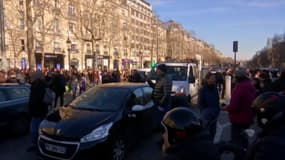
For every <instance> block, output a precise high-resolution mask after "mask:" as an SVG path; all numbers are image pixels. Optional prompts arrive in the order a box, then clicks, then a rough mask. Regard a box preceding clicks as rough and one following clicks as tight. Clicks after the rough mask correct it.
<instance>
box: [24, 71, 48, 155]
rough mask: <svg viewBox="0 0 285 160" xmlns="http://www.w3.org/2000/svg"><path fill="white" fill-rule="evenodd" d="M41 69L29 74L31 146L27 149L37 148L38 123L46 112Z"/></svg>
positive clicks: (33, 149) (46, 106) (44, 86)
mask: <svg viewBox="0 0 285 160" xmlns="http://www.w3.org/2000/svg"><path fill="white" fill-rule="evenodd" d="M43 78H44V77H43V74H42V73H41V71H36V72H33V73H32V74H31V76H30V79H31V91H30V98H29V113H30V115H31V117H32V120H31V136H32V146H31V147H29V148H28V149H27V151H35V150H36V149H37V139H38V129H39V125H40V123H41V122H42V120H43V119H44V117H45V116H46V114H47V113H48V105H47V104H45V103H44V102H43V99H44V95H45V88H46V87H47V85H46V83H45V82H44V80H43Z"/></svg>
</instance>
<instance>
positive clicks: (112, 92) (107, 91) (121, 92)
mask: <svg viewBox="0 0 285 160" xmlns="http://www.w3.org/2000/svg"><path fill="white" fill-rule="evenodd" d="M127 94H128V89H126V88H107V87H106V88H105V87H99V88H96V89H91V90H89V91H87V92H85V93H84V94H82V95H81V96H79V97H77V98H76V99H75V100H74V101H73V102H72V103H70V106H73V108H77V109H85V110H98V111H106V112H113V111H117V110H118V109H119V108H120V107H121V106H122V104H123V103H124V100H125V97H126V96H127Z"/></svg>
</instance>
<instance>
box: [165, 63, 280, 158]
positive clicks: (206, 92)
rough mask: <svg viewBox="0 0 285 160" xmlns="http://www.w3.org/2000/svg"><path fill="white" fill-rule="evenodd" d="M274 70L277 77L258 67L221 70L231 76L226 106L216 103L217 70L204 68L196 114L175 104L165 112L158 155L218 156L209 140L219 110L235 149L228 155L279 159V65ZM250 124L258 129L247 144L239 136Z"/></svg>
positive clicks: (218, 146)
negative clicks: (224, 115)
mask: <svg viewBox="0 0 285 160" xmlns="http://www.w3.org/2000/svg"><path fill="white" fill-rule="evenodd" d="M280 68H281V69H280V73H278V74H279V76H277V75H278V74H277V73H271V72H267V71H262V70H255V71H250V70H247V69H244V68H238V69H236V70H235V71H234V72H233V70H231V69H229V70H227V72H226V74H224V75H228V76H231V77H232V85H231V87H232V92H231V99H230V102H229V104H220V95H219V89H218V86H217V79H218V78H217V77H218V76H217V73H213V72H209V73H208V74H207V75H206V76H205V79H204V80H203V85H202V87H201V88H200V91H199V100H198V108H199V110H200V112H199V113H196V112H194V111H193V110H192V109H189V108H188V107H182V108H181V107H178V108H174V109H172V110H170V111H169V112H167V113H166V114H165V116H164V118H163V120H162V124H163V126H164V129H165V130H164V135H163V139H164V144H163V147H162V150H163V155H164V156H163V159H164V160H178V159H179V160H180V159H181V160H182V159H202V160H215V159H220V154H221V150H219V149H223V146H221V145H218V144H214V143H213V138H214V136H215V128H216V123H217V118H218V116H219V112H220V110H224V111H227V112H228V113H229V120H230V122H231V142H230V143H231V144H234V145H235V146H237V147H238V148H240V150H241V151H240V150H239V151H236V152H234V153H235V154H234V159H236V160H270V159H276V160H282V159H285V154H284V153H283V151H284V150H285V134H284V133H285V127H284V123H285V92H284V91H285V88H284V85H285V65H284V64H283V65H282V66H281V67H280ZM223 83H225V82H223ZM223 86H224V87H225V85H223ZM201 120H202V121H201ZM252 125H257V126H258V127H259V129H260V132H259V133H258V134H257V136H256V139H255V140H254V141H253V143H252V144H249V143H248V141H247V140H245V139H244V138H243V136H242V134H243V133H244V132H245V130H246V129H248V128H250V127H251V126H252ZM256 132H258V130H256Z"/></svg>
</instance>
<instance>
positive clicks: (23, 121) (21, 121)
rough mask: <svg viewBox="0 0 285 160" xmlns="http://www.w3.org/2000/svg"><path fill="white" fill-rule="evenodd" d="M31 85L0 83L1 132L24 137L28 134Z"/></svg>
mask: <svg viewBox="0 0 285 160" xmlns="http://www.w3.org/2000/svg"><path fill="white" fill-rule="evenodd" d="M29 96H30V86H29V85H19V84H18V83H0V130H1V132H2V133H3V132H4V133H12V134H15V135H23V134H26V133H28V131H29V127H30V119H31V118H30V116H29V113H28V103H29Z"/></svg>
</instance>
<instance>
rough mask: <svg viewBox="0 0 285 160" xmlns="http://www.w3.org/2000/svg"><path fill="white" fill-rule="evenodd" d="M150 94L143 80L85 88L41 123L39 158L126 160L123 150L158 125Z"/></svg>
mask: <svg viewBox="0 0 285 160" xmlns="http://www.w3.org/2000/svg"><path fill="white" fill-rule="evenodd" d="M151 94H152V88H150V87H149V86H148V85H146V84H141V83H109V84H103V85H100V86H97V87H93V88H91V89H89V90H88V91H87V92H85V93H84V94H82V95H81V96H79V97H77V98H76V99H75V100H74V101H72V102H71V103H70V104H69V105H68V106H66V107H60V108H57V109H55V110H54V111H53V112H51V113H49V115H48V116H47V117H46V119H45V120H44V121H43V122H42V123H41V125H40V129H39V134H40V136H39V139H38V147H39V150H40V153H41V156H42V157H43V158H48V159H61V160H67V159H82V160H84V159H93V160H95V159H96V160H97V159H104V160H108V159H111V160H123V159H125V158H126V155H127V151H128V150H129V149H131V148H133V147H134V146H135V145H137V144H138V143H139V142H140V141H142V140H144V139H145V138H146V136H149V135H151V134H152V131H153V130H154V128H155V126H156V124H155V123H154V120H153V118H154V117H153V114H154V112H155V107H154V103H153V101H152V99H151Z"/></svg>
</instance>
